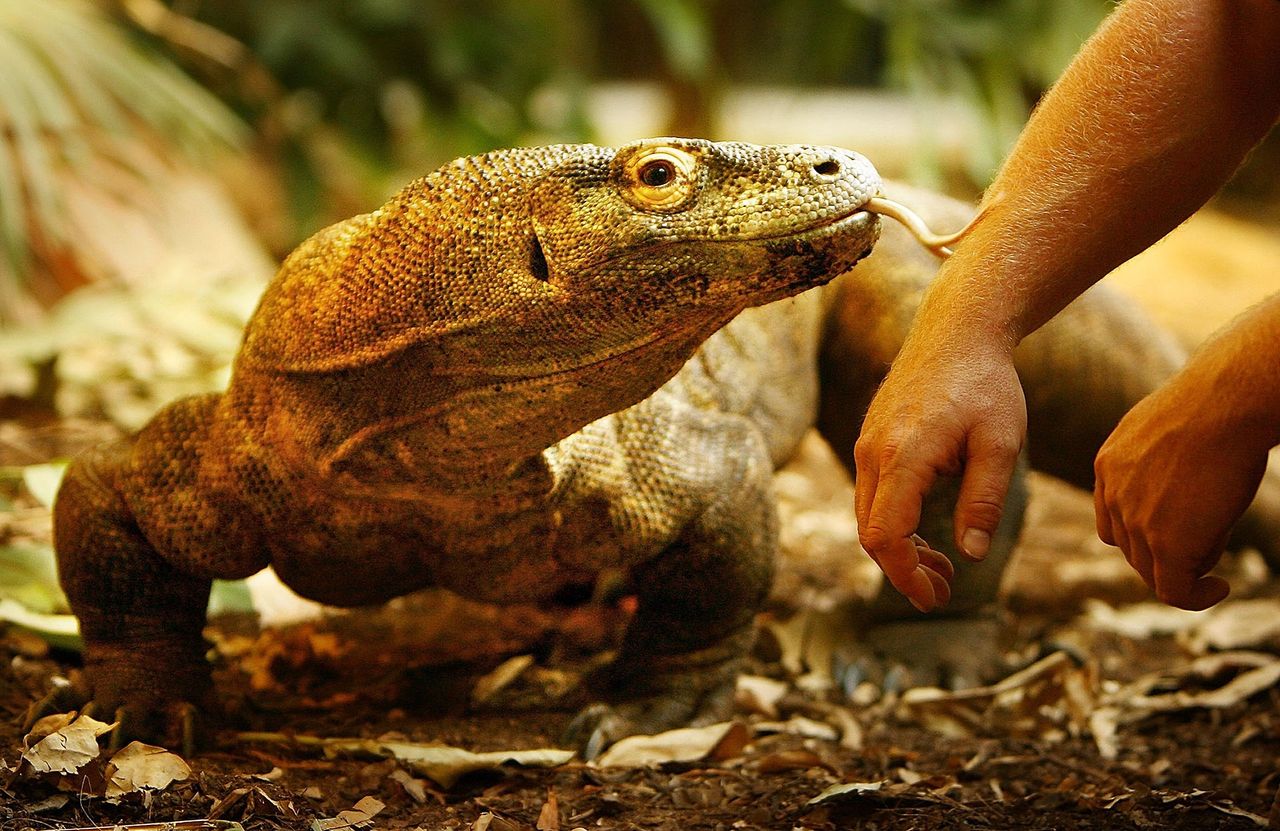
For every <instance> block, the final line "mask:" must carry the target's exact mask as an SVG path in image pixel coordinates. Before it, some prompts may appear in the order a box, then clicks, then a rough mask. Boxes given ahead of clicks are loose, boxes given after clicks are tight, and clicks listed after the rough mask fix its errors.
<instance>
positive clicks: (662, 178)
mask: <svg viewBox="0 0 1280 831" xmlns="http://www.w3.org/2000/svg"><path fill="white" fill-rule="evenodd" d="M675 177H676V168H675V165H673V164H671V162H669V161H667V160H666V159H659V160H656V161H652V162H648V163H646V164H645V166H644V167H642V168H640V181H641V182H644V183H645V184H646V185H648V186H649V187H651V188H660V187H662V186H663V185H665V184H668V183H669V182H670V181H671V180H672V179H674V178H675Z"/></svg>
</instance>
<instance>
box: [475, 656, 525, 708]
mask: <svg viewBox="0 0 1280 831" xmlns="http://www.w3.org/2000/svg"><path fill="white" fill-rule="evenodd" d="M532 665H533V656H532V655H516V656H515V657H513V658H508V659H507V660H505V661H503V662H502V663H501V664H498V666H497V668H496V669H494V670H492V671H491V672H489V673H488V674H486V675H482V676H480V678H479V679H478V680H477V681H476V683H475V686H474V687H472V688H471V704H472V706H475V705H477V704H483V703H484V702H486V701H488V700H489V699H490V698H492V697H493V696H494V695H495V694H496V693H497V692H498V691H500V690H502V689H503V688H504V687H506V686H507V685H508V684H510V683H511V682H512V681H514V680H516V679H517V678H519V677H520V675H521V673H523V672H524V671H525V670H526V669H528V668H529V667H530V666H532Z"/></svg>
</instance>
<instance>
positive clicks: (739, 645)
mask: <svg viewBox="0 0 1280 831" xmlns="http://www.w3.org/2000/svg"><path fill="white" fill-rule="evenodd" d="M753 638H754V631H753V630H752V629H749V628H748V629H747V630H745V631H743V632H740V633H739V634H737V635H734V636H732V637H731V638H729V639H727V640H725V641H724V642H722V643H720V644H718V645H716V646H714V647H711V648H709V649H705V650H702V651H699V652H694V653H685V654H682V655H678V656H664V657H651V658H648V659H630V658H629V659H626V660H619V661H616V662H615V663H612V664H610V665H608V666H607V667H604V668H603V669H602V670H600V671H599V672H598V673H596V674H595V675H594V676H592V677H590V678H588V679H586V680H585V682H584V687H586V688H587V689H588V690H589V691H590V693H592V694H593V697H595V698H600V699H603V700H602V701H596V702H595V703H592V704H588V705H587V706H586V707H584V708H583V709H582V710H581V711H579V713H578V714H577V716H575V717H574V719H573V720H572V721H571V722H570V723H569V726H568V727H567V728H566V729H565V732H564V734H563V736H562V737H561V741H562V742H564V743H565V744H567V745H569V746H571V747H577V748H579V749H580V750H581V751H582V755H583V757H584V758H586V759H594V758H595V757H596V756H599V755H600V753H601V752H602V751H603V750H604V749H605V748H607V747H608V746H609V745H611V744H613V743H614V742H616V741H617V740H619V739H622V738H625V737H627V736H635V735H649V734H653V733H661V732H663V731H666V730H673V729H676V728H680V727H702V726H705V725H708V724H715V723H716V722H719V721H725V720H726V719H728V718H730V717H731V716H732V715H733V698H734V690H735V682H736V680H737V677H738V671H739V670H740V669H741V664H742V655H743V653H744V652H745V651H746V648H747V646H748V645H749V644H750V642H751V641H752V640H753Z"/></svg>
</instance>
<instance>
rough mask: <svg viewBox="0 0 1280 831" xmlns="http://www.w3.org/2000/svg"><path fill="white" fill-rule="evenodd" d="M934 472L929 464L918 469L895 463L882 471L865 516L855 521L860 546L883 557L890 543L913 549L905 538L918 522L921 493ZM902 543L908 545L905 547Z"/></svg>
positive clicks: (921, 499)
mask: <svg viewBox="0 0 1280 831" xmlns="http://www.w3.org/2000/svg"><path fill="white" fill-rule="evenodd" d="M935 476H936V474H935V473H934V472H933V470H932V469H930V468H926V469H925V470H923V471H920V470H913V469H911V468H907V467H902V466H898V467H894V468H891V469H888V470H884V471H882V476H881V477H880V481H879V483H878V485H877V487H876V490H875V496H874V498H873V501H872V503H871V508H870V510H869V511H868V512H867V520H866V522H860V523H859V524H858V539H859V541H861V543H862V547H863V548H865V549H867V550H868V551H870V552H872V553H873V554H875V555H877V556H878V557H883V554H884V552H885V551H887V550H889V547H890V546H895V550H898V551H905V550H907V548H909V549H910V550H912V551H914V550H915V546H914V545H910V544H909V540H908V538H909V537H910V536H911V535H912V534H913V533H915V530H916V526H918V525H919V524H920V509H921V506H922V505H923V503H924V495H925V494H926V493H928V491H929V488H930V487H931V486H932V485H933V481H934V478H935ZM903 543H907V544H908V545H907V546H906V547H905V548H904V547H902V545H901V544H903Z"/></svg>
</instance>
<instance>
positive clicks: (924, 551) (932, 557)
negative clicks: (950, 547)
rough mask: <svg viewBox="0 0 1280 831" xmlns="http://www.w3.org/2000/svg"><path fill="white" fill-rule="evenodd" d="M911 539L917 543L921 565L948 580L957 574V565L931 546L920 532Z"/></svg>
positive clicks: (917, 554)
mask: <svg viewBox="0 0 1280 831" xmlns="http://www.w3.org/2000/svg"><path fill="white" fill-rule="evenodd" d="M911 541H912V542H913V543H915V546H916V556H918V557H919V558H920V565H922V566H924V567H925V568H928V569H932V570H934V571H936V572H937V573H938V574H940V575H941V576H942V577H943V578H944V579H945V580H947V582H950V581H951V579H952V578H953V577H955V576H956V567H955V566H953V565H952V564H951V560H950V559H948V557H947V555H946V554H943V553H942V552H941V551H938V550H936V549H934V548H930V547H929V543H927V542H925V541H924V539H923V538H922V537H921V536H920V535H919V534H912V535H911Z"/></svg>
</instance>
